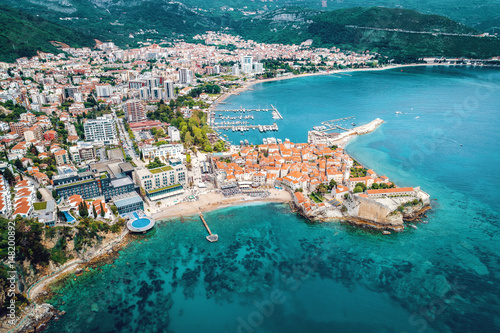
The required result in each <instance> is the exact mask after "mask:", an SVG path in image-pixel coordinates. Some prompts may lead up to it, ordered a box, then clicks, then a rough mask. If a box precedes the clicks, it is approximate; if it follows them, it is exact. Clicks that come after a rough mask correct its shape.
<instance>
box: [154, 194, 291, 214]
mask: <svg viewBox="0 0 500 333" xmlns="http://www.w3.org/2000/svg"><path fill="white" fill-rule="evenodd" d="M269 192H270V193H271V195H270V196H268V197H265V198H260V197H257V198H253V197H249V196H247V195H244V194H240V195H235V196H231V197H224V196H223V195H222V194H220V193H215V192H212V193H207V194H202V195H200V196H199V200H198V201H193V202H182V203H179V204H177V205H175V206H171V207H168V208H167V209H166V210H165V211H162V212H159V213H155V214H153V216H152V217H153V218H154V219H155V220H164V219H170V218H175V217H181V216H192V215H196V214H198V213H199V212H208V211H212V210H216V209H220V208H225V207H230V206H237V205H244V204H247V203H252V202H289V201H291V200H292V196H291V195H290V193H289V192H287V191H283V190H277V189H270V190H269Z"/></svg>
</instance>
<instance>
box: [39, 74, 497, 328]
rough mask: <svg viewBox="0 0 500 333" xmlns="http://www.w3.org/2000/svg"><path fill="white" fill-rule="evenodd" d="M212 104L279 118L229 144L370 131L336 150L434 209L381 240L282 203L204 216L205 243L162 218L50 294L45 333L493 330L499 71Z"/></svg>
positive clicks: (315, 80)
mask: <svg viewBox="0 0 500 333" xmlns="http://www.w3.org/2000/svg"><path fill="white" fill-rule="evenodd" d="M225 102H226V104H221V105H219V106H218V107H219V109H233V108H240V107H242V108H247V109H250V108H258V107H261V108H265V107H269V106H270V105H271V104H272V105H273V106H275V107H276V108H277V109H278V111H279V112H280V114H281V115H282V116H283V119H282V120H281V119H279V120H277V119H272V115H271V113H270V112H263V111H261V112H259V113H257V112H253V113H252V114H254V115H255V116H254V119H253V120H250V121H253V122H255V123H260V124H269V125H270V124H272V123H273V122H275V123H276V124H277V125H278V127H279V130H278V131H276V132H266V133H261V132H259V131H258V130H250V131H248V132H245V133H244V135H241V134H240V133H239V132H233V131H231V130H230V131H226V132H223V133H225V134H226V135H227V137H228V139H229V140H232V141H233V142H235V143H238V144H239V141H240V140H245V139H246V140H248V141H249V142H251V143H254V144H258V143H261V142H262V139H263V138H266V137H275V138H280V139H282V140H285V139H286V138H288V139H290V140H291V141H292V142H306V140H307V131H309V130H311V129H312V128H313V126H321V122H323V121H328V120H334V119H341V118H346V117H354V118H350V119H348V120H345V121H339V122H337V124H339V125H340V126H341V127H343V128H351V127H352V125H351V123H356V124H358V125H361V124H364V123H368V122H369V121H371V120H373V119H375V118H381V119H383V120H384V123H383V124H382V125H381V126H380V127H379V128H377V130H375V131H374V132H372V133H370V134H367V135H363V136H359V137H357V138H355V139H354V140H352V141H351V142H350V143H349V144H348V146H347V147H346V149H347V151H348V153H349V154H351V156H353V158H355V159H356V160H357V161H359V162H360V163H361V164H363V165H365V166H366V167H368V168H371V169H373V170H374V171H375V172H376V173H378V174H380V175H386V176H388V177H389V179H390V180H391V181H394V182H396V184H397V185H399V186H420V187H421V189H422V190H424V191H425V192H427V193H429V194H430V195H431V197H432V210H431V211H429V212H428V213H427V217H426V218H424V219H423V222H421V223H417V224H416V226H417V227H418V229H413V228H407V229H406V230H405V231H404V232H401V233H393V234H391V235H382V234H381V233H380V232H378V231H373V230H367V229H360V228H356V227H352V226H350V225H348V224H344V223H340V222H336V221H332V222H323V223H320V222H310V221H307V220H305V219H303V218H302V217H300V216H299V215H297V214H295V213H293V212H292V211H291V210H290V208H289V206H288V205H286V204H280V203H263V204H251V205H243V206H239V207H230V208H224V209H221V210H217V211H213V212H208V213H206V214H205V219H206V220H207V223H208V224H209V226H210V228H211V230H212V232H214V233H217V234H218V235H219V241H218V242H216V243H209V242H207V241H206V240H205V236H206V230H205V228H204V227H203V224H202V223H201V221H200V219H199V217H198V216H191V217H183V218H176V219H170V220H166V221H162V222H159V223H157V225H156V227H155V229H154V230H152V231H151V232H149V233H147V234H145V235H140V236H134V237H135V239H134V241H132V242H131V243H130V244H129V245H128V246H127V247H126V248H124V249H123V250H122V251H121V252H120V255H119V256H118V257H117V258H116V260H115V261H114V263H112V264H109V265H106V266H103V267H100V268H99V269H94V270H91V271H90V272H86V273H84V274H83V275H82V276H80V277H78V278H76V279H73V278H71V279H68V280H67V282H66V283H65V284H63V285H62V286H60V287H59V289H57V292H56V294H55V296H54V297H52V299H50V301H49V302H50V303H51V304H53V305H54V306H55V307H57V308H58V309H60V310H64V311H66V314H64V315H63V316H61V318H60V319H59V320H58V321H52V322H51V323H50V326H49V328H48V330H47V331H48V332H74V333H77V332H209V333H210V332H214V333H216V332H217V333H220V332H239V333H242V332H245V333H252V332H266V333H267V332H269V333H270V332H325V333H326V332H328V333H331V332H353V333H356V332H360V333H361V332H363V333H364V332H394V333H410V332H418V333H423V332H500V254H499V253H500V242H499V231H500V230H499V229H500V228H499V227H500V218H499V211H500V203H499V196H498V189H499V187H500V170H499V166H500V149H499V145H500V131H499V125H500V71H499V70H498V69H494V68H478V67H453V66H450V67H447V66H434V67H424V66H418V67H405V68H397V69H391V70H384V71H356V72H344V73H335V74H331V75H324V76H311V77H302V78H296V79H291V80H282V81H275V82H266V83H259V84H256V85H253V86H252V90H248V91H245V92H243V93H241V94H240V95H239V96H231V97H230V98H228V99H227V100H226V101H225ZM233 114H234V116H239V115H242V113H241V112H240V113H233ZM246 114H247V115H248V113H246ZM224 115H226V114H224ZM227 115H229V113H227ZM219 121H220V120H219Z"/></svg>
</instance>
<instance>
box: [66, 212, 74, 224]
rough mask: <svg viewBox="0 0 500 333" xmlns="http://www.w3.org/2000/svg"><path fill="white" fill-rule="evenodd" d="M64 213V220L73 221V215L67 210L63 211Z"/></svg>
mask: <svg viewBox="0 0 500 333" xmlns="http://www.w3.org/2000/svg"><path fill="white" fill-rule="evenodd" d="M63 213H64V216H65V217H66V222H68V223H73V222H75V221H76V220H75V218H74V217H73V215H71V214H70V213H68V212H63Z"/></svg>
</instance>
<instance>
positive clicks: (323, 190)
mask: <svg viewBox="0 0 500 333" xmlns="http://www.w3.org/2000/svg"><path fill="white" fill-rule="evenodd" d="M316 192H317V193H321V194H324V193H326V192H328V187H327V186H326V185H325V184H323V183H321V184H319V185H318V187H316Z"/></svg>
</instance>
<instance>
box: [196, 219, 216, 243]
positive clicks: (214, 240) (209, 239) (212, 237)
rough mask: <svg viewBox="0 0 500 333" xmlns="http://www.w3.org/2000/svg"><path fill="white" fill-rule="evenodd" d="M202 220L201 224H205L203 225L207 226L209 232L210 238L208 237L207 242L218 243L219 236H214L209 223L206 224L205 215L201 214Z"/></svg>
mask: <svg viewBox="0 0 500 333" xmlns="http://www.w3.org/2000/svg"><path fill="white" fill-rule="evenodd" d="M199 214H200V219H201V222H203V224H204V225H205V228H207V231H208V234H209V235H208V236H207V240H208V241H209V242H211V243H213V242H217V241H218V240H219V236H218V235H216V234H212V232H211V231H210V228H209V227H208V224H207V222H205V218H204V217H203V214H202V213H201V212H200V213H199Z"/></svg>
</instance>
